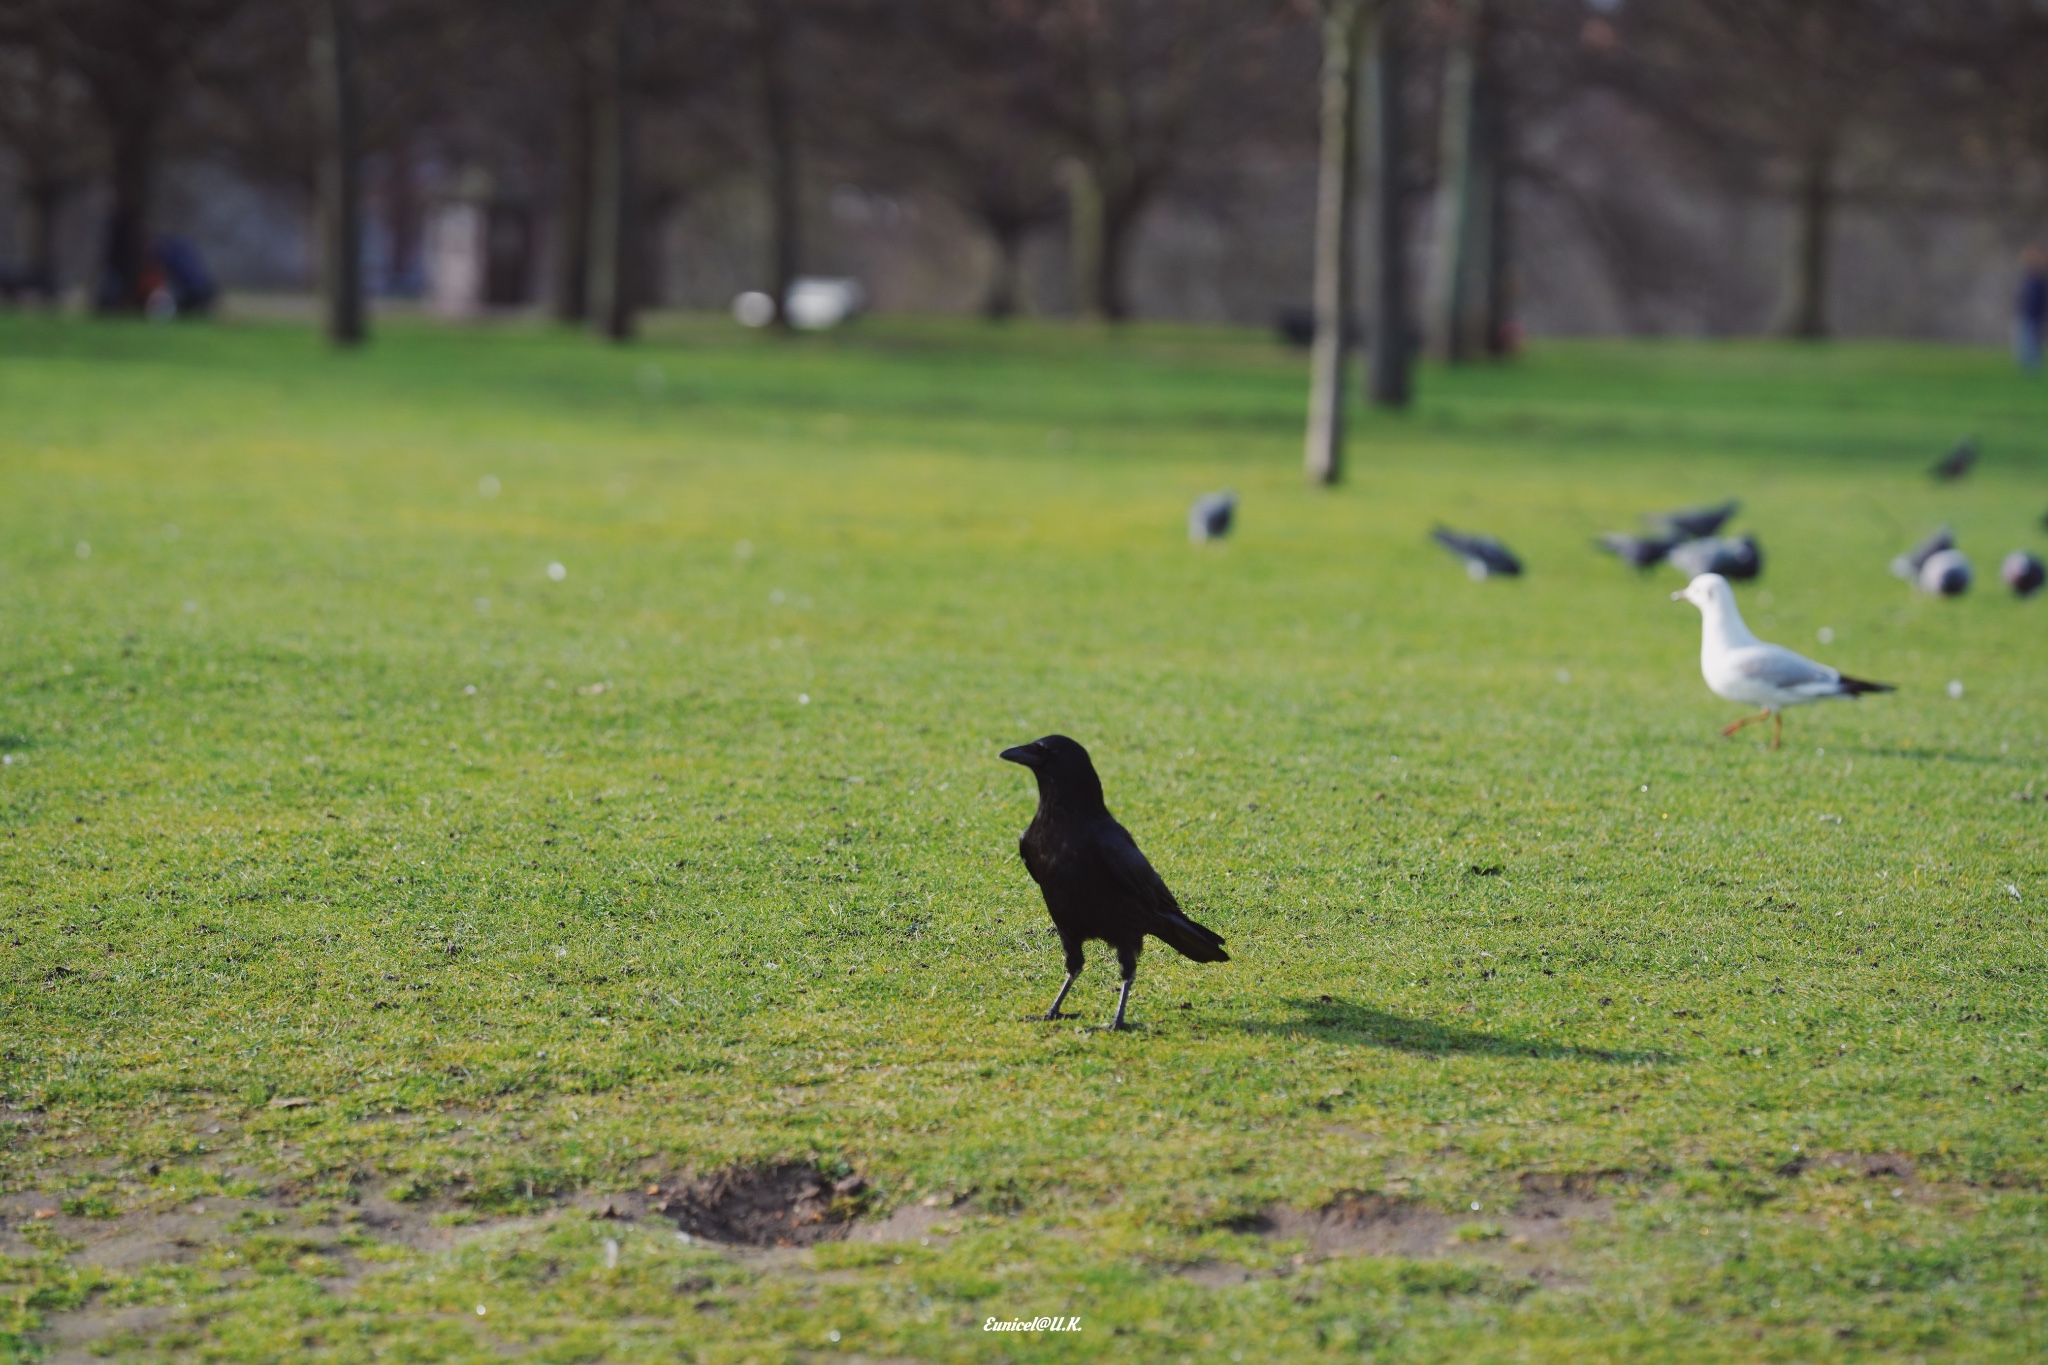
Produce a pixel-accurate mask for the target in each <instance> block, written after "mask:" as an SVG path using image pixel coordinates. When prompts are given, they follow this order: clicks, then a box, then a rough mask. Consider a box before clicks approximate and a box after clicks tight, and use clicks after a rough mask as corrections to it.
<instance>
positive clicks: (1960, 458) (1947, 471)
mask: <svg viewBox="0 0 2048 1365" xmlns="http://www.w3.org/2000/svg"><path fill="white" fill-rule="evenodd" d="M1975 463H1977V438H1976V437H1974V436H1965V437H1964V438H1963V439H1962V440H1960V441H1958V442H1956V448H1955V449H1954V450H1951V451H1950V452H1949V453H1948V454H1946V455H1944V456H1942V457H1941V458H1940V459H1939V460H1937V461H1935V464H1934V468H1932V469H1930V470H1928V471H1927V472H1928V473H1930V474H1932V475H1933V476H1934V477H1935V478H1937V479H1940V480H1941V481H1942V482H1943V483H1954V482H1955V481H1956V480H1957V479H1960V478H1961V477H1963V475H1965V474H1967V473H1969V472H1970V466H1971V465H1973V464H1975Z"/></svg>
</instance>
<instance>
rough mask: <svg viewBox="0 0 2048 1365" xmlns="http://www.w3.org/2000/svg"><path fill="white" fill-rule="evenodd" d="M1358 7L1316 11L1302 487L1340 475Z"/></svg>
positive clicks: (1361, 11) (1356, 3) (1333, 0)
mask: <svg viewBox="0 0 2048 1365" xmlns="http://www.w3.org/2000/svg"><path fill="white" fill-rule="evenodd" d="M1365 10H1366V4H1365V0H1330V3H1329V6H1328V8H1327V9H1325V10H1324V12H1323V80H1322V87H1323V88H1322V133H1321V142H1320V146H1319V149H1318V165H1317V169H1316V240H1315V288H1314V305H1315V340H1314V342H1313V344H1312V346H1311V349H1310V352H1309V389H1308V444H1307V449H1306V450H1305V452H1304V455H1303V464H1304V468H1305V472H1306V473H1307V475H1308V480H1309V482H1310V483H1317V484H1331V483H1335V482H1337V480H1338V479H1339V478H1340V477H1341V476H1342V475H1343V472H1344V397H1345V395H1344V381H1345V378H1346V376H1347V375H1348V373H1349V366H1347V365H1346V364H1345V360H1346V357H1347V354H1348V352H1349V351H1350V343H1351V312H1352V261H1353V255H1352V234H1353V230H1354V222H1353V217H1354V215H1353V206H1354V205H1355V204H1356V202H1357V196H1358V186H1357V172H1358V151H1357V146H1356V142H1357V129H1358V69H1359V39H1360V36H1361V34H1362V32H1363V30H1364V27H1365Z"/></svg>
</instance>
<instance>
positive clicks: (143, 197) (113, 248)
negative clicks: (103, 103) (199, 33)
mask: <svg viewBox="0 0 2048 1365" xmlns="http://www.w3.org/2000/svg"><path fill="white" fill-rule="evenodd" d="M110 113H113V111H110ZM109 122H110V123H112V125H113V126H112V127H111V128H110V129H109V130H108V132H109V134H110V136H109V139H108V141H109V143H110V146H109V147H108V159H109V162H110V167H109V172H110V173H109V175H108V185H107V187H108V189H109V190H110V191H111V195H110V198H109V202H108V205H107V235H106V239H105V242H104V244H103V254H102V257H101V273H100V281H99V286H98V288H97V290H96V293H95V298H94V307H95V308H96V309H98V311H100V312H102V313H135V312H140V311H141V310H142V307H143V305H144V304H145V303H147V302H148V300H147V299H145V298H144V297H143V291H142V274H143V265H144V262H145V259H146V257H147V255H148V250H149V192H150V189H151V187H152V185H153V184H154V182H155V179H156V175H155V172H156V117H155V111H154V110H153V109H149V108H147V107H141V108H138V107H135V106H132V105H131V106H130V107H128V108H126V109H122V110H120V111H119V112H118V114H114V115H113V117H110V119H109Z"/></svg>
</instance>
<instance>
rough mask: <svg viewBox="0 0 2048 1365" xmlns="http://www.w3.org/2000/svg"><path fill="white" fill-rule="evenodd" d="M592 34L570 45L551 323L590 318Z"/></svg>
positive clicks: (594, 124)
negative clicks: (552, 319)
mask: <svg viewBox="0 0 2048 1365" xmlns="http://www.w3.org/2000/svg"><path fill="white" fill-rule="evenodd" d="M591 47H592V39H591V37H590V35H588V34H584V35H581V37H580V39H578V40H576V41H572V42H571V43H570V44H569V49H570V51H569V99H568V106H567V109H566V110H565V117H564V118H563V120H562V125H563V126H562V202H561V210H560V225H559V233H560V236H559V237H558V238H557V241H556V259H555V319H556V320H557V321H558V322H567V323H573V324H580V323H582V322H585V321H587V320H588V319H589V317H590V229H591V215H592V213H593V211H594V209H595V207H596V204H595V201H596V197H597V195H596V188H597V187H596V170H595V166H594V163H595V161H596V157H597V65H598V64H597V61H596V60H595V58H596V54H595V53H593V52H592V51H591Z"/></svg>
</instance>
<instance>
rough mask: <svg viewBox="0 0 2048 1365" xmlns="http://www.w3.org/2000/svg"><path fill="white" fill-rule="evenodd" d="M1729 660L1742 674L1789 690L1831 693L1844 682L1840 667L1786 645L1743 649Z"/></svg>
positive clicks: (1767, 685) (1768, 684) (1770, 685)
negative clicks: (1808, 656) (1794, 650)
mask: <svg viewBox="0 0 2048 1365" xmlns="http://www.w3.org/2000/svg"><path fill="white" fill-rule="evenodd" d="M1730 662H1731V663H1732V664H1733V665H1734V669H1735V671H1736V672H1737V673H1739V674H1741V675H1742V676H1743V677H1745V678H1750V679H1754V680H1755V681H1757V682H1760V683H1762V684H1763V685H1764V686H1766V687H1777V688H1782V689H1784V690H1785V691H1787V692H1828V691H1833V690H1834V689H1835V688H1837V687H1839V686H1841V682H1842V675H1841V673H1840V672H1838V671H1837V670H1835V669H1832V668H1829V667H1828V666H1827V665H1826V664H1817V663H1815V662H1814V661H1813V660H1811V659H1809V658H1807V657H1806V656H1805V655H1803V654H1794V653H1793V652H1792V651H1791V650H1789V649H1787V648H1785V647H1784V646H1783V645H1756V646H1754V647H1752V648H1749V649H1745V650H1742V651H1740V653H1739V654H1738V655H1737V656H1736V657H1735V658H1734V659H1732V660H1730Z"/></svg>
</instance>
